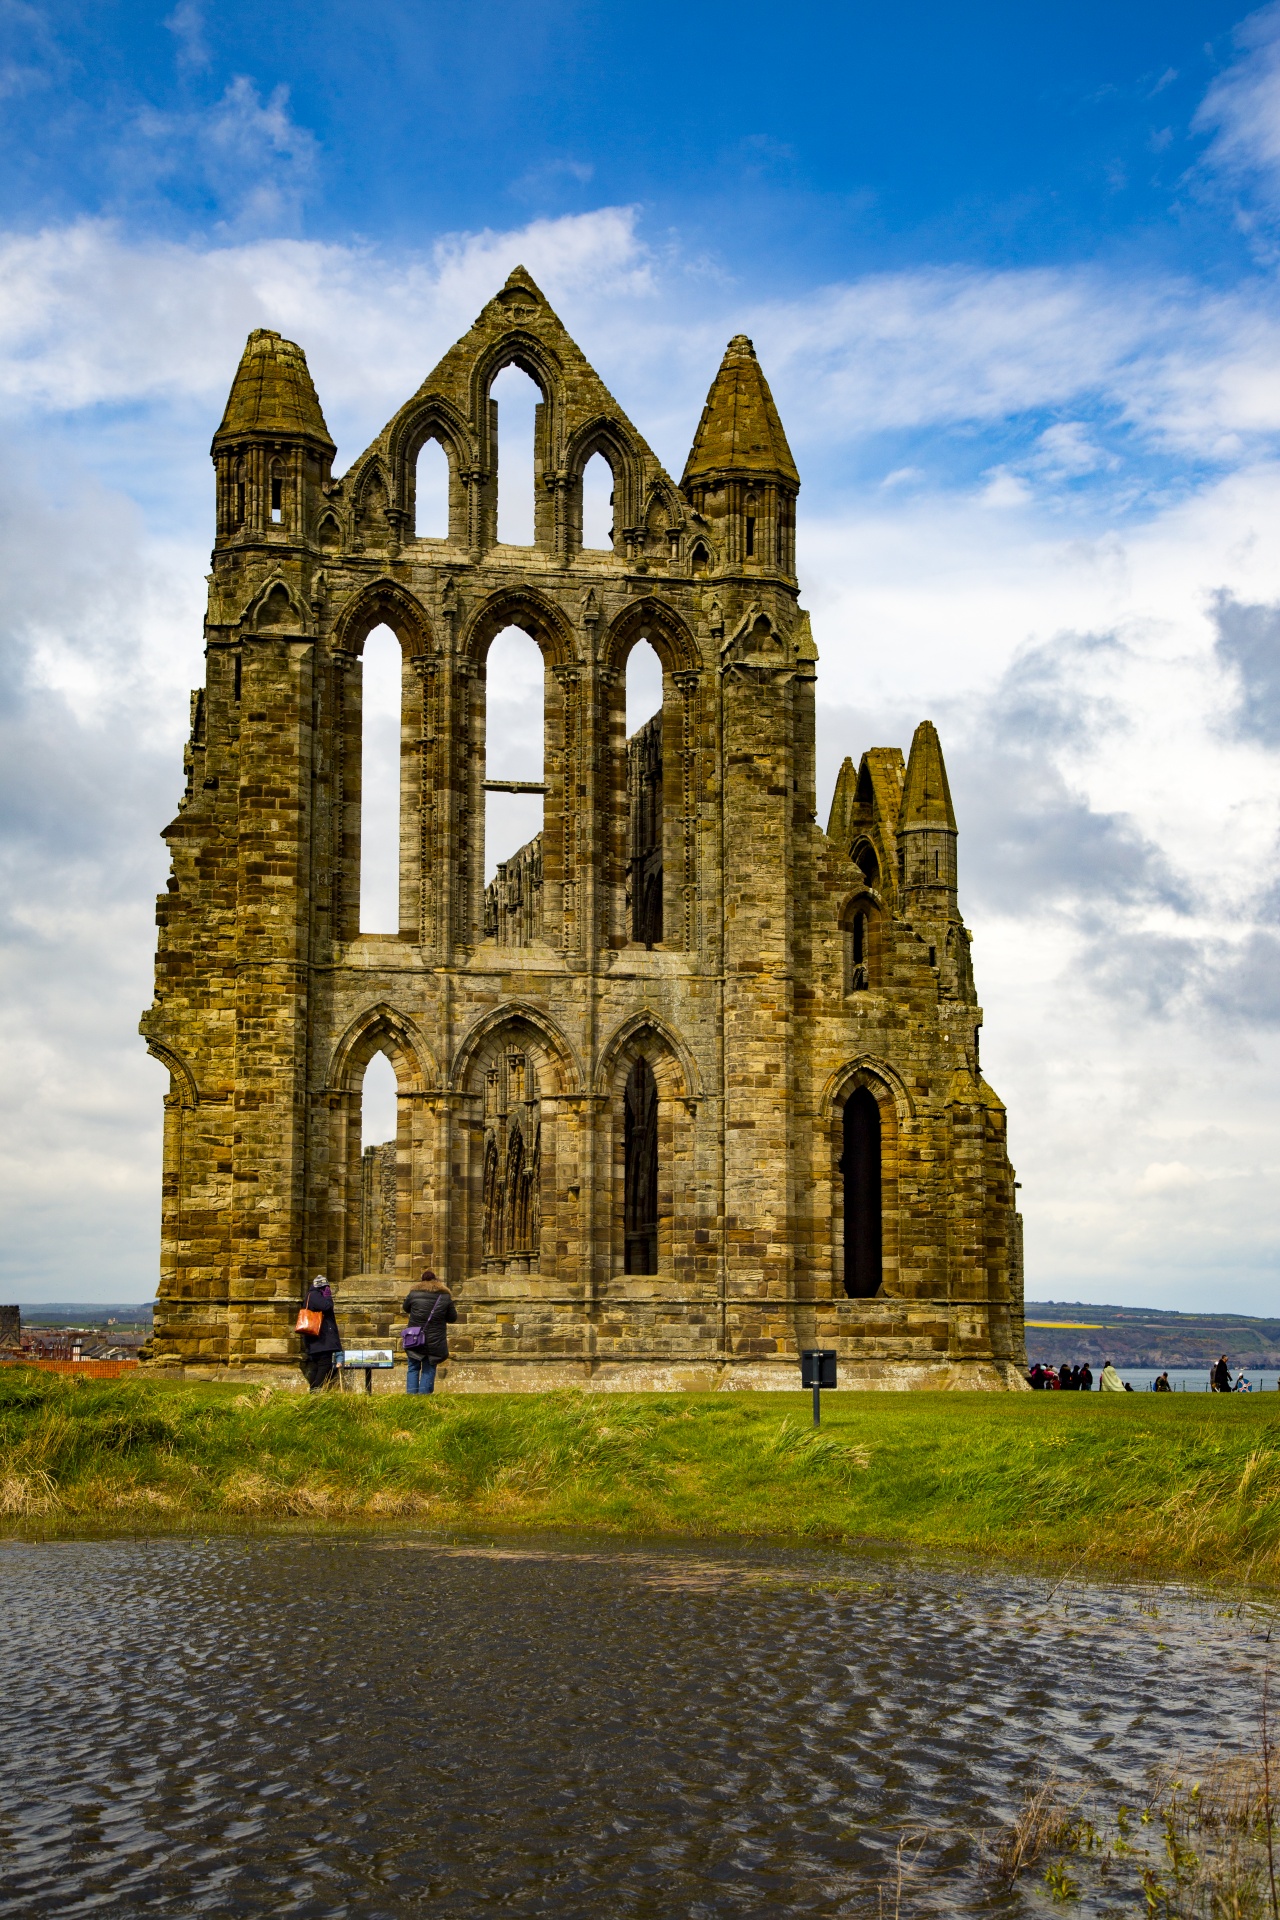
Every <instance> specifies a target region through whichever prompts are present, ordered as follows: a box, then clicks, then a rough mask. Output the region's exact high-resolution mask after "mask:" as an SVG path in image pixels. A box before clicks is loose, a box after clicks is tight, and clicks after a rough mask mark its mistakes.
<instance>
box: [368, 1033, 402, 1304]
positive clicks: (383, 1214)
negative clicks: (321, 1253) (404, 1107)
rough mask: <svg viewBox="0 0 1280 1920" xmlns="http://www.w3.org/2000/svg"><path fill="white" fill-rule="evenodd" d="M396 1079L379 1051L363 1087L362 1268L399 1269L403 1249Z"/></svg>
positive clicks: (373, 1059)
mask: <svg viewBox="0 0 1280 1920" xmlns="http://www.w3.org/2000/svg"><path fill="white" fill-rule="evenodd" d="M396 1096H397V1083H396V1073H395V1068H394V1067H393V1066H392V1064H391V1062H390V1060H389V1059H388V1058H387V1056H386V1054H385V1053H381V1052H379V1053H375V1054H374V1055H373V1057H372V1059H371V1060H370V1061H369V1064H368V1066H367V1067H366V1068H365V1073H364V1079H363V1081H362V1083H361V1089H360V1139H361V1149H362V1150H361V1155H360V1255H359V1260H360V1265H359V1271H360V1272H361V1273H394V1272H395V1270H396V1255H397V1253H398V1252H399V1164H398V1153H397V1147H396V1133H397V1111H396V1110H397V1098H396Z"/></svg>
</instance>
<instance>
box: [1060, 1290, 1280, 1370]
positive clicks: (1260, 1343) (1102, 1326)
mask: <svg viewBox="0 0 1280 1920" xmlns="http://www.w3.org/2000/svg"><path fill="white" fill-rule="evenodd" d="M1034 1320H1041V1321H1045V1320H1048V1321H1059V1322H1063V1321H1066V1322H1071V1321H1074V1322H1076V1323H1077V1324H1076V1325H1074V1326H1072V1325H1059V1326H1038V1327H1037V1326H1032V1325H1031V1322H1032V1321H1034ZM1081 1322H1083V1323H1084V1324H1079V1323H1081ZM1222 1353H1225V1354H1226V1355H1227V1357H1228V1359H1229V1360H1230V1361H1231V1363H1232V1365H1233V1366H1244V1367H1267V1368H1271V1367H1276V1368H1280V1319H1278V1320H1253V1319H1250V1318H1248V1317H1247V1316H1246V1315H1245V1314H1240V1313H1162V1312H1161V1311H1160V1310H1159V1309H1158V1308H1156V1307H1097V1306H1085V1305H1082V1304H1081V1302H1080V1301H1078V1300H1028V1302H1027V1360H1028V1363H1029V1364H1030V1365H1032V1366H1034V1364H1035V1362H1036V1361H1037V1360H1040V1361H1051V1362H1053V1363H1054V1364H1055V1365H1057V1364H1058V1363H1059V1362H1060V1361H1063V1360H1069V1361H1071V1362H1072V1364H1073V1365H1074V1364H1075V1363H1076V1362H1078V1361H1080V1360H1087V1361H1088V1362H1089V1364H1090V1366H1092V1367H1095V1368H1096V1367H1097V1364H1098V1362H1099V1361H1101V1360H1114V1361H1115V1362H1116V1363H1117V1365H1119V1364H1123V1365H1125V1366H1128V1367H1211V1366H1212V1365H1213V1363H1214V1361H1215V1360H1216V1359H1217V1358H1218V1356H1219V1354H1222Z"/></svg>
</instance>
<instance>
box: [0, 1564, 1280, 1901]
mask: <svg viewBox="0 0 1280 1920" xmlns="http://www.w3.org/2000/svg"><path fill="white" fill-rule="evenodd" d="M1262 1631H1263V1627H1262V1623H1261V1620H1260V1617H1259V1616H1257V1615H1255V1613H1254V1612H1253V1610H1252V1609H1250V1608H1249V1607H1247V1606H1241V1605H1239V1604H1238V1603H1237V1604H1234V1605H1227V1604H1224V1603H1223V1602H1222V1601H1221V1600H1214V1599H1213V1598H1211V1597H1208V1596H1198V1595H1195V1594H1191V1593H1186V1592H1183V1591H1181V1590H1177V1589H1172V1588H1150V1587H1148V1588H1137V1587H1124V1588H1122V1587H1106V1586H1091V1585H1089V1584H1086V1583H1079V1582H1071V1583H1065V1584H1064V1583H1062V1582H1055V1581H1053V1580H1052V1579H1049V1578H1044V1579H1042V1578H1037V1577H1035V1576H1032V1575H1010V1574H1008V1573H1007V1572H1006V1573H993V1572H990V1571H973V1570H969V1569H966V1568H955V1567H950V1568H947V1567H939V1566H937V1565H932V1566H924V1565H921V1564H919V1563H914V1562H908V1561H905V1560H900V1559H897V1558H895V1557H893V1556H890V1555H875V1556H870V1555H868V1556H853V1555H844V1554H835V1553H827V1554H824V1553H817V1552H815V1553H797V1552H786V1551H776V1552H769V1551H763V1550H762V1551H748V1550H743V1551H741V1552H734V1551H720V1550H717V1551H716V1552H714V1553H708V1552H706V1551H705V1550H703V1551H699V1550H697V1549H692V1548H680V1547H670V1548H668V1547H654V1546H651V1545H636V1546H633V1547H625V1546H623V1547H620V1546H618V1545H617V1544H616V1543H614V1542H610V1543H608V1544H601V1543H596V1542H580V1541H560V1540H554V1541H542V1540H537V1541H531V1540H530V1539H529V1538H528V1537H522V1538H521V1539H519V1540H500V1541H496V1542H494V1543H492V1544H478V1543H476V1542H457V1541H454V1542H450V1541H444V1540H433V1539H430V1538H428V1537H425V1536H421V1535H417V1536H405V1537H400V1538H396V1537H387V1536H379V1537H373V1538H370V1537H367V1536H365V1537H362V1536H352V1535H346V1536H342V1537H334V1536H329V1537H324V1536H297V1535H293V1536H290V1537H288V1538H280V1537H274V1538H273V1537H266V1538H262V1537H259V1538H250V1539H244V1538H236V1537H231V1538H227V1537H222V1538H216V1539H212V1540H206V1541H199V1540H142V1541H119V1540H116V1541H90V1542H83V1541H82V1542H57V1543H43V1544H35V1545H33V1544H23V1543H14V1542H9V1543H7V1544H5V1545H4V1546H3V1548H0V1634H2V1640H3V1645H4V1647H5V1650H6V1656H7V1658H6V1668H7V1672H8V1677H9V1685H8V1692H7V1699H6V1706H5V1715H4V1721H3V1733H2V1735H0V1914H3V1915H22V1916H24V1917H25V1916H28V1915H30V1914H32V1913H35V1912H39V1913H40V1914H41V1915H42V1916H55V1915H56V1916H64V1915H65V1916H70V1915H81V1914H84V1915H88V1914H93V1915H128V1916H134V1915H138V1914H144V1913H145V1914H147V1915H152V1914H154V1915H163V1916H175V1917H176V1916H182V1920H186V1917H187V1916H190V1915H197V1914H211V1915H217V1916H240V1915H245V1916H254V1917H255V1920H257V1916H260V1915H268V1914H272V1915H274V1914H288V1915H298V1916H317V1920H318V1917H319V1916H325V1917H326V1920H327V1917H328V1916H337V1915H342V1916H344V1920H345V1917H346V1916H360V1920H381V1917H382V1916H387V1917H388V1920H390V1917H392V1916H400V1915H411V1914H417V1913H419V1912H422V1911H426V1910H427V1909H428V1908H429V1909H430V1911H431V1913H432V1914H433V1915H468V1916H470V1915H474V1914H476V1913H482V1912H485V1911H487V1910H490V1909H493V1910H498V1911H501V1912H503V1913H507V1914H514V1915H519V1916H525V1915H542V1914H554V1915H556V1916H557V1920H579V1916H581V1920H588V1917H589V1920H606V1917H607V1920H633V1917H634V1920H671V1917H672V1916H690V1920H721V1916H724V1917H725V1920H729V1916H735V1917H736V1916H748V1915H749V1916H760V1917H761V1920H763V1917H764V1916H766V1915H767V1916H770V1917H771V1920H775V1917H776V1916H786V1915H833V1916H834V1915H845V1914H848V1915H864V1914H866V1915H879V1914H880V1913H881V1912H886V1913H892V1912H893V1911H894V1899H895V1892H894V1882H895V1877H896V1864H895V1862H896V1853H897V1849H898V1846H899V1843H900V1842H901V1841H902V1839H903V1836H904V1835H908V1836H912V1835H914V1836H923V1847H922V1850H921V1852H920V1857H919V1861H918V1863H917V1866H916V1867H915V1868H914V1869H913V1871H912V1873H911V1874H909V1875H908V1878H907V1884H906V1891H905V1894H904V1897H903V1900H902V1906H901V1911H902V1913H903V1914H904V1915H905V1914H908V1913H944V1912H945V1913H957V1912H975V1913H976V1912H984V1913H991V1912H1004V1913H1009V1914H1014V1913H1023V1912H1027V1913H1029V1912H1032V1911H1039V1910H1042V1909H1043V1907H1044V1901H1043V1899H1042V1897H1041V1896H1038V1895H1036V1894H1035V1893H1033V1892H1032V1891H1030V1889H1029V1888H1023V1889H1020V1890H1019V1891H1017V1892H1015V1893H1012V1894H1004V1895H996V1894H993V1892H992V1890H991V1888H990V1885H989V1883H988V1882H987V1880H986V1879H985V1878H984V1875H983V1866H982V1835H983V1832H984V1831H992V1832H993V1831H994V1830H995V1829H996V1828H998V1827H999V1826H1000V1825H1001V1824H1002V1823H1003V1822H1004V1821H1005V1820H1007V1819H1008V1818H1009V1816H1010V1815H1011V1813H1012V1812H1013V1811H1014V1809H1015V1808H1016V1807H1017V1806H1018V1805H1020V1804H1021V1802H1022V1799H1023V1797H1024V1795H1025V1793H1026V1791H1027V1788H1028V1786H1029V1785H1031V1784H1033V1783H1034V1781H1035V1780H1036V1779H1037V1778H1038V1777H1040V1776H1041V1775H1042V1774H1043V1773H1045V1772H1046V1771H1048V1770H1049V1769H1051V1768H1052V1769H1056V1771H1057V1773H1058V1774H1059V1775H1060V1776H1061V1777H1062V1778H1063V1779H1065V1780H1067V1781H1079V1782H1082V1783H1090V1784H1091V1785H1092V1786H1093V1787H1095V1788H1096V1789H1098V1790H1099V1791H1100V1792H1101V1793H1102V1794H1104V1795H1109V1796H1111V1797H1112V1798H1113V1799H1124V1798H1125V1797H1126V1795H1128V1796H1129V1798H1130V1800H1131V1801H1132V1800H1133V1799H1134V1798H1135V1797H1136V1796H1137V1793H1138V1790H1139V1788H1140V1786H1141V1782H1142V1780H1143V1778H1144V1775H1145V1773H1146V1771H1147V1769H1148V1768H1150V1767H1151V1766H1153V1765H1155V1764H1158V1763H1167V1762H1168V1761H1170V1759H1171V1758H1173V1757H1174V1756H1175V1755H1181V1756H1183V1757H1184V1759H1185V1760H1186V1762H1187V1763H1188V1764H1189V1765H1191V1766H1194V1765H1195V1764H1196V1762H1197V1761H1198V1760H1200V1761H1203V1760H1204V1759H1207V1758H1208V1757H1209V1756H1210V1755H1211V1754H1212V1753H1213V1752H1215V1751H1217V1750H1222V1749H1230V1750H1234V1749H1235V1748H1237V1747H1238V1746H1239V1745H1240V1744H1241V1743H1242V1740H1247V1738H1248V1734H1249V1731H1250V1729H1251V1727H1252V1720H1253V1712H1252V1708H1253V1703H1254V1702H1255V1701H1256V1698H1257V1693H1258V1687H1259V1680H1260V1675H1261V1671H1262V1667H1263V1663H1264V1659H1265V1652H1266V1649H1265V1647H1264V1645H1263V1642H1262V1639H1261V1633H1262ZM914 1847H915V1841H914V1840H912V1841H911V1842H910V1848H911V1850H912V1851H913V1850H914ZM1086 1910H1087V1909H1086ZM1076 1911H1077V1912H1079V1911H1081V1909H1080V1908H1079V1907H1077V1909H1076Z"/></svg>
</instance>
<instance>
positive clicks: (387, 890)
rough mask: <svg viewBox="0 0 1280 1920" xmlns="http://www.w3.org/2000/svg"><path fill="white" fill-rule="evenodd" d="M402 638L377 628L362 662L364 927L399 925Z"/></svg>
mask: <svg viewBox="0 0 1280 1920" xmlns="http://www.w3.org/2000/svg"><path fill="white" fill-rule="evenodd" d="M403 673H404V665H403V659H402V655H401V650H400V642H399V641H398V640H397V638H396V636H395V634H394V633H392V631H391V629H390V628H389V627H385V626H379V627H375V628H374V629H373V632H372V633H371V634H370V635H369V636H368V638H367V639H366V641H365V643H364V650H363V653H362V655H361V666H360V931H361V933H399V931H400V732H401V701H402V680H403Z"/></svg>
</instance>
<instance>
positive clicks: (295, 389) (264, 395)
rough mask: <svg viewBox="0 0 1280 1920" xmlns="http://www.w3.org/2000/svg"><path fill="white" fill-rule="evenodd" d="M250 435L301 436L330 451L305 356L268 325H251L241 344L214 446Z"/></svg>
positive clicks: (331, 442) (331, 448)
mask: <svg viewBox="0 0 1280 1920" xmlns="http://www.w3.org/2000/svg"><path fill="white" fill-rule="evenodd" d="M249 433H266V434H283V435H287V436H290V437H293V436H305V437H306V438H308V439H311V440H319V441H321V442H322V443H323V445H325V446H326V447H328V448H329V450H330V452H333V450H334V447H333V441H332V439H331V438H330V435H329V429H328V427H327V426H326V425H325V419H324V414H323V413H322V412H321V410H320V402H319V399H318V398H317V396H316V390H315V387H314V385H313V384H312V380H311V372H310V369H309V368H308V366H307V356H306V354H305V353H304V352H303V351H302V348H301V347H300V346H298V345H297V344H296V342H294V341H292V340H285V339H283V338H282V337H281V335H280V334H278V333H276V332H275V330H274V329H273V328H271V327H255V328H254V330H253V332H252V333H251V334H250V335H249V338H248V340H247V341H246V342H245V349H244V352H243V353H242V354H241V356H240V365H239V366H238V367H237V368H236V374H235V379H234V380H233V381H232V382H231V392H230V394H229V395H228V397H227V406H226V412H225V413H224V414H223V416H222V424H221V426H220V427H219V428H218V431H217V433H216V434H215V435H214V444H215V445H216V444H217V442H218V441H219V440H221V439H223V438H224V437H226V436H239V435H242V434H249Z"/></svg>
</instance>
